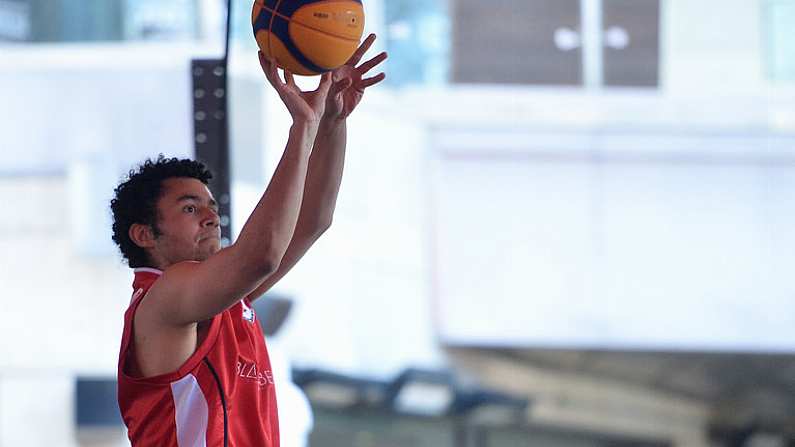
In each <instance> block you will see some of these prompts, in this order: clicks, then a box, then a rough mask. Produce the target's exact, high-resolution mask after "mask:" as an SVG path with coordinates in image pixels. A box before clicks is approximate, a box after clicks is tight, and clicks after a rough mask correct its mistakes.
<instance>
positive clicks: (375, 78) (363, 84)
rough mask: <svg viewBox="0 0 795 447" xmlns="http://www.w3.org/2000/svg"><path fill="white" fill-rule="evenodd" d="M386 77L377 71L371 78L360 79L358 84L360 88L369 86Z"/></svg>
mask: <svg viewBox="0 0 795 447" xmlns="http://www.w3.org/2000/svg"><path fill="white" fill-rule="evenodd" d="M384 79H386V75H385V74H384V73H378V74H377V75H375V76H373V77H372V78H367V79H362V82H361V84H359V85H360V86H361V87H362V88H367V87H371V86H373V85H375V84H378V83H379V82H381V81H383V80H384Z"/></svg>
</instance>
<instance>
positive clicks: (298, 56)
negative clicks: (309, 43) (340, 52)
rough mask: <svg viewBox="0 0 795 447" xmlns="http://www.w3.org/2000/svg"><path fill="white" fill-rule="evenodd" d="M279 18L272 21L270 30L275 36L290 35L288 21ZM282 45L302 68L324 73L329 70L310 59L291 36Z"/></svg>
mask: <svg viewBox="0 0 795 447" xmlns="http://www.w3.org/2000/svg"><path fill="white" fill-rule="evenodd" d="M279 19H280V20H276V21H275V22H274V28H272V29H271V30H270V32H271V33H272V34H274V35H276V36H279V35H286V36H288V37H290V30H289V23H290V22H289V21H287V20H285V19H284V18H282V17H279ZM282 45H284V47H285V48H286V49H287V52H289V53H290V56H292V57H293V58H294V59H295V60H296V61H297V62H298V63H299V64H301V65H303V67H304V68H306V69H308V70H309V71H310V72H314V73H316V74H319V73H324V72H327V71H329V69H328V68H324V67H321V66H319V65H317V64H315V63H314V62H312V61H311V60H309V58H308V57H306V55H305V54H304V53H302V52H301V50H300V49H299V48H298V47H297V46H296V45H295V42H293V39H292V38H288V39H285V40H284V41H282Z"/></svg>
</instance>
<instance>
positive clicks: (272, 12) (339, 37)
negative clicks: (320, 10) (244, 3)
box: [260, 0, 359, 50]
mask: <svg viewBox="0 0 795 447" xmlns="http://www.w3.org/2000/svg"><path fill="white" fill-rule="evenodd" d="M344 1H350V0H344ZM334 3H342V2H341V1H340V2H334ZM311 5H314V3H312V4H311ZM311 5H306V6H311ZM299 9H300V8H299ZM262 10H263V11H268V12H269V13H271V15H273V16H278V17H280V18H282V19H284V20H287V21H288V22H292V23H295V24H296V25H301V26H303V27H304V28H309V29H311V30H312V31H317V32H319V33H320V34H325V35H327V36H330V37H336V38H337V39H342V40H347V41H348V42H356V43H358V42H359V39H349V38H347V37H343V36H338V35H336V34H332V33H330V32H328V31H323V30H322V29H318V28H315V27H313V26H309V25H306V24H304V23H301V22H299V21H298V20H294V19H291V18H290V17H287V16H285V15H284V14H280V13H278V12H276V11H274V10H272V9H268V8H262ZM260 14H262V12H261V11H260ZM268 29H270V28H268ZM268 49H269V50H270V48H268Z"/></svg>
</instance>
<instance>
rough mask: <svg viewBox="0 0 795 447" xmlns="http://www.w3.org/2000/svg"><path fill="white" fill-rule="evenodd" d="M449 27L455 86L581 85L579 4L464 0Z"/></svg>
mask: <svg viewBox="0 0 795 447" xmlns="http://www.w3.org/2000/svg"><path fill="white" fill-rule="evenodd" d="M453 23H454V25H453V55H452V64H453V69H452V73H453V81H454V82H460V83H505V84H549V85H577V84H582V50H581V38H580V33H579V29H580V1H579V0H532V1H522V2H517V1H513V0H495V1H489V2H484V1H482V0H463V1H460V2H456V4H455V11H454V15H453Z"/></svg>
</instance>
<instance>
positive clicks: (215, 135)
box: [190, 0, 232, 246]
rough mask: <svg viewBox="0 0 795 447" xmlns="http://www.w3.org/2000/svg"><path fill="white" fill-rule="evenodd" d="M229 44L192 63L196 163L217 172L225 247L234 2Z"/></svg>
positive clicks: (215, 180) (229, 233)
mask: <svg viewBox="0 0 795 447" xmlns="http://www.w3.org/2000/svg"><path fill="white" fill-rule="evenodd" d="M226 15H227V17H226V42H225V44H224V56H223V57H222V58H220V59H194V60H192V61H191V67H190V68H191V80H192V86H193V90H192V94H193V147H194V154H195V157H196V160H198V161H201V162H202V163H204V164H205V165H207V167H208V168H209V169H210V170H211V171H212V172H213V179H212V180H211V181H210V190H211V191H212V193H213V195H214V196H215V198H216V200H217V201H218V205H219V211H220V214H221V245H222V246H227V245H229V244H230V242H231V240H232V231H231V228H232V227H231V223H232V219H231V205H232V197H231V183H230V172H229V95H228V92H229V89H228V87H229V80H228V76H227V75H228V73H229V70H228V68H229V38H230V32H231V29H230V27H231V20H232V1H231V0H228V1H227V14H226Z"/></svg>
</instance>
